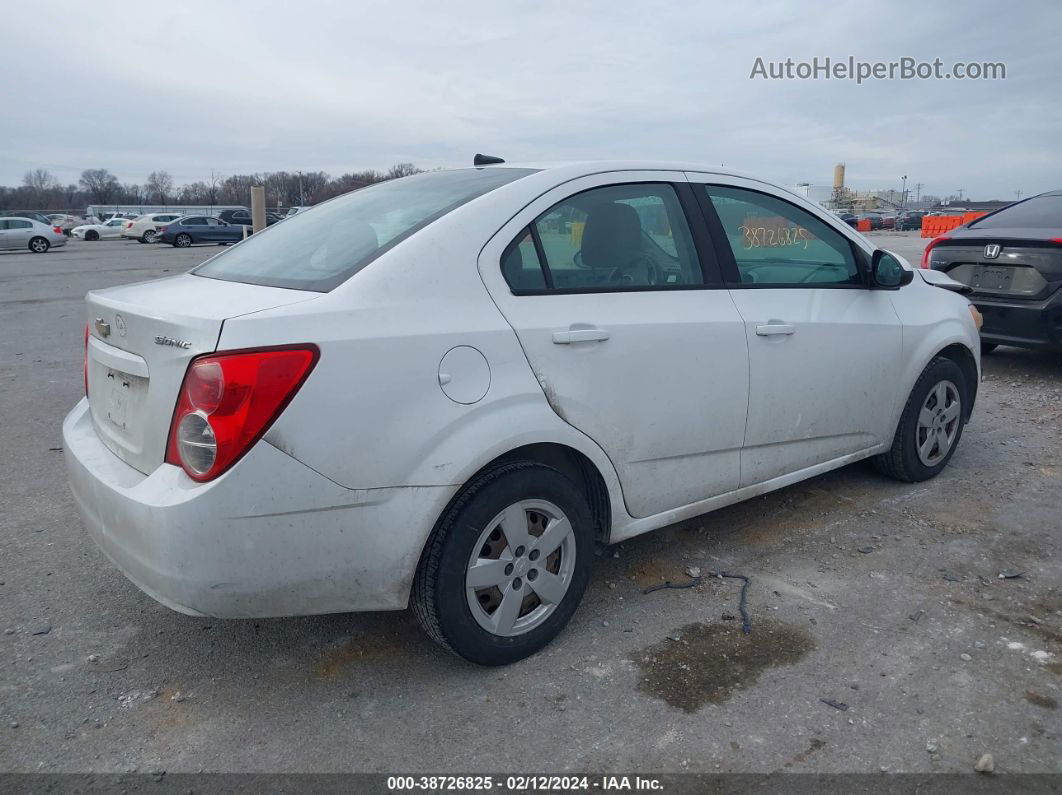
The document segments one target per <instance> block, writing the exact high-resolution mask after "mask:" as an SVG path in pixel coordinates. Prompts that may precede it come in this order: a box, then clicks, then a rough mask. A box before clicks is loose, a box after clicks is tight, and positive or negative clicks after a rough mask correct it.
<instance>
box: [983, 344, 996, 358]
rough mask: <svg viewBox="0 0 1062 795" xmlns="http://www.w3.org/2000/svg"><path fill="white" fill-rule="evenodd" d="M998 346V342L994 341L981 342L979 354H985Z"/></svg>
mask: <svg viewBox="0 0 1062 795" xmlns="http://www.w3.org/2000/svg"><path fill="white" fill-rule="evenodd" d="M998 347H999V343H996V342H982V343H981V355H982V356H987V355H988V354H990V353H991V352H992V351H994V350H995V349H996V348H998Z"/></svg>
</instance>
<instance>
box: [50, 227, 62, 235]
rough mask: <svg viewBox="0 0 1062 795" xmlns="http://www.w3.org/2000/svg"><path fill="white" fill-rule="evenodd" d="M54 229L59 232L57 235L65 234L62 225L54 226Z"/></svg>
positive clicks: (56, 232)
mask: <svg viewBox="0 0 1062 795" xmlns="http://www.w3.org/2000/svg"><path fill="white" fill-rule="evenodd" d="M52 231H53V232H55V234H57V235H61V234H63V227H61V226H53V227H52Z"/></svg>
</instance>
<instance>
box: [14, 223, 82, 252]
mask: <svg viewBox="0 0 1062 795" xmlns="http://www.w3.org/2000/svg"><path fill="white" fill-rule="evenodd" d="M65 245H66V235H64V234H63V230H62V229H60V228H59V227H58V226H48V225H47V224H42V223H41V222H40V221H37V220H35V219H33V218H17V217H4V218H0V249H6V250H8V251H10V250H11V249H17V250H29V251H32V252H33V253H34V254H43V253H44V252H46V251H47V250H48V249H50V248H57V247H59V246H65Z"/></svg>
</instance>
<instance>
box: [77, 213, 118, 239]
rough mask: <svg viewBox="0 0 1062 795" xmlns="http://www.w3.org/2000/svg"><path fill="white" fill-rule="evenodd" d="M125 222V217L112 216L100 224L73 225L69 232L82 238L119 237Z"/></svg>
mask: <svg viewBox="0 0 1062 795" xmlns="http://www.w3.org/2000/svg"><path fill="white" fill-rule="evenodd" d="M125 223H126V219H125V218H112V219H111V220H109V221H104V222H103V223H101V224H83V225H81V226H75V227H74V228H73V229H71V230H70V234H71V235H73V236H74V237H77V238H81V239H82V240H104V239H106V238H114V237H121V235H122V229H124V228H125Z"/></svg>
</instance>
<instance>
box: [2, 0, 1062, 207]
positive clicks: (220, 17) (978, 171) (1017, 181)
mask: <svg viewBox="0 0 1062 795" xmlns="http://www.w3.org/2000/svg"><path fill="white" fill-rule="evenodd" d="M90 9H91V10H90ZM850 55H851V56H854V57H855V58H856V59H857V60H864V61H876V60H881V61H891V60H898V59H899V58H901V57H902V56H911V57H914V58H916V59H919V60H925V61H931V60H932V59H934V58H940V59H941V60H942V61H944V64H945V69H948V68H950V66H951V64H952V63H953V62H955V61H978V62H980V61H1002V62H1004V63H1005V64H1006V73H1007V79H1006V80H996V81H974V80H967V81H961V82H960V81H956V80H911V81H900V80H894V81H888V80H886V81H871V82H867V83H864V84H863V85H857V84H856V83H855V82H854V81H839V80H805V81H801V80H783V81H766V80H762V79H750V78H749V75H750V72H751V71H752V68H753V65H754V63H755V59H756V58H757V57H762V58H763V59H764V60H765V61H783V60H785V59H786V58H793V59H794V60H796V61H801V60H810V59H811V58H813V57H815V56H818V57H819V58H820V59H821V58H825V57H826V56H830V57H832V58H834V59H846V58H847V57H848V56H850ZM0 74H2V75H3V78H2V80H0V85H2V93H0V108H2V109H0V184H8V185H12V184H18V183H19V182H20V181H21V179H22V175H23V174H24V173H25V172H26V171H27V170H29V169H32V168H36V167H44V168H47V169H49V170H50V171H52V172H53V173H54V174H55V175H56V176H57V177H59V178H60V179H61V180H62V181H63V182H64V183H66V182H73V181H76V179H77V176H78V174H79V172H80V171H81V170H82V169H84V168H97V167H102V168H108V169H110V170H111V171H113V172H114V173H115V174H117V175H118V178H119V179H120V180H121V181H122V182H143V181H144V178H145V177H146V176H147V174H148V172H150V171H153V170H156V169H165V170H167V171H169V172H170V173H171V174H172V175H173V176H174V179H175V181H176V182H177V183H178V184H181V183H184V182H190V181H193V180H197V179H205V178H208V177H209V175H210V171H211V169H214V170H217V171H220V172H222V173H223V174H232V173H246V172H254V171H274V170H281V169H285V170H299V169H301V170H304V171H305V170H324V171H328V172H329V173H331V174H333V175H338V174H340V173H343V172H346V171H353V170H359V169H364V168H386V167H387V166H389V165H391V164H392V163H395V162H400V161H410V162H413V163H416V164H417V165H419V166H421V167H425V168H430V167H436V166H454V165H466V164H469V163H470V161H471V157H472V154H473V153H474V152H476V151H482V152H488V153H491V154H497V155H501V156H503V157H505V158H506V159H508V160H510V161H515V160H522V161H550V160H572V159H600V158H652V159H673V160H675V159H677V160H683V161H697V162H703V163H707V164H711V165H718V164H725V165H726V166H727V167H731V168H736V169H740V170H743V171H748V172H751V173H754V174H756V175H758V176H763V177H766V178H768V179H771V180H773V181H776V182H780V183H783V184H789V185H791V184H795V183H798V182H810V183H812V184H814V185H828V184H829V183H830V181H831V173H832V167H833V164H834V163H835V162H838V161H845V162H846V163H847V168H848V177H849V180H848V182H849V185H850V186H854V187H857V188H864V189H865V188H890V187H896V188H899V185H900V177H901V176H902V175H904V174H906V175H907V176H908V184H909V186H913V184H914V183H918V182H920V183H923V185H924V187H923V188H922V192H923V193H931V194H938V195H947V194H950V193H953V192H955V191H956V190H957V189H958V188H963V189H964V195H965V196H971V197H974V198H982V199H985V198H1001V199H1008V198H1013V197H1014V194H1015V191H1017V190H1019V189H1020V190H1021V191H1022V192H1023V195H1028V194H1030V193H1033V192H1038V191H1043V190H1048V189H1054V188H1062V3H1060V2H1057V1H1055V0H1043V2H1015V1H1014V0H1011V2H998V0H994V1H993V2H981V3H976V2H975V3H968V2H964V3H959V2H940V3H926V2H912V3H904V2H897V1H896V0H885V1H883V2H876V3H870V4H855V3H842V2H836V0H831V1H830V2H824V3H816V2H773V3H763V4H755V3H750V2H734V1H731V2H726V3H718V4H716V3H700V2H698V3H678V2H676V3H659V4H658V3H652V2H645V1H644V0H642V1H640V2H619V0H613V1H612V2H588V1H587V2H580V0H565V1H564V2H530V1H522V2H515V1H512V0H510V1H509V2H504V1H502V2H497V1H496V2H483V3H467V2H457V1H455V0H447V1H446V2H441V1H439V0H436V2H432V3H426V2H424V3H422V2H416V3H414V2H403V1H402V0H389V2H359V1H358V0H352V1H349V2H334V3H327V2H312V1H311V0H298V1H297V2H295V1H293V2H287V1H285V2H280V0H258V2H232V1H230V0H224V1H223V0H211V2H194V1H193V0H180V2H176V3H170V2H159V3H137V2H128V1H126V2H121V3H113V4H112V3H109V2H100V1H99V0H97V1H96V2H93V3H75V2H62V1H60V0H49V2H47V3H33V2H5V3H3V16H2V23H0Z"/></svg>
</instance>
